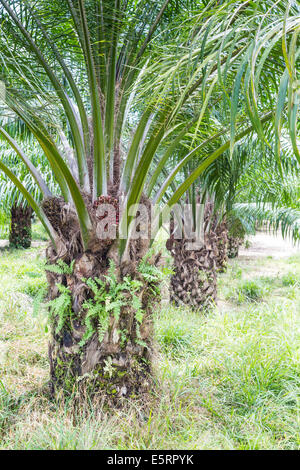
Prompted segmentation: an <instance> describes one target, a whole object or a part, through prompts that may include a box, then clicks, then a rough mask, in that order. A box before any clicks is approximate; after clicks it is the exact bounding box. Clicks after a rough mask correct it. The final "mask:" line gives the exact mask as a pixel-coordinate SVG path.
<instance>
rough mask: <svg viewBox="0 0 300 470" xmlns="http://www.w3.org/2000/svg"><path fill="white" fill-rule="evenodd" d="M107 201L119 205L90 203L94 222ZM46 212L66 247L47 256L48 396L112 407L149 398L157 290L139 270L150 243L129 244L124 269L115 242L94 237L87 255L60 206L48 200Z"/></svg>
mask: <svg viewBox="0 0 300 470" xmlns="http://www.w3.org/2000/svg"><path fill="white" fill-rule="evenodd" d="M108 202H110V203H111V204H113V205H116V204H117V202H116V200H115V199H114V198H113V196H105V197H104V196H103V197H101V198H99V199H98V201H96V202H95V203H94V205H93V204H92V203H90V205H89V203H88V202H87V205H88V207H89V212H90V215H91V217H93V218H94V219H95V217H96V215H95V214H96V208H97V207H98V206H99V205H101V204H102V203H108ZM43 208H44V211H45V212H46V214H47V215H48V217H49V219H50V220H51V222H52V224H53V225H54V227H56V229H57V231H59V232H60V233H61V237H62V241H63V243H64V245H65V246H66V247H67V250H65V251H64V256H61V257H60V258H59V257H58V255H57V252H56V251H55V250H54V248H53V247H52V246H49V248H48V249H47V259H48V263H49V265H48V266H49V267H48V268H47V279H48V284H49V300H50V303H49V305H50V312H51V322H52V326H51V341H50V344H49V360H50V373H51V380H50V388H51V392H52V393H53V394H54V395H55V396H59V395H60V394H61V393H63V392H64V393H65V392H67V393H69V394H71V393H74V392H76V393H77V394H79V396H82V395H83V394H88V395H89V396H95V395H96V396H101V397H104V398H105V399H107V398H108V399H109V401H110V402H112V403H114V404H118V403H120V401H121V400H123V399H124V398H130V397H139V398H142V397H143V396H144V397H145V394H146V396H147V394H148V393H149V390H150V388H151V386H152V375H151V357H152V353H153V334H152V307H153V304H154V302H155V300H157V296H158V290H157V284H156V283H155V282H147V281H146V280H145V276H143V274H142V273H141V271H139V270H138V269H137V266H138V265H139V263H140V261H141V259H142V258H143V256H144V255H145V253H146V251H147V249H148V246H149V242H148V240H135V241H131V242H130V253H129V257H128V259H129V260H130V261H127V262H122V263H120V262H119V260H118V256H116V254H117V248H118V247H117V243H118V242H117V241H116V240H110V239H106V240H103V239H96V238H95V239H94V240H93V242H92V243H91V244H90V246H89V250H88V251H84V250H83V249H82V245H81V241H80V236H79V229H78V223H77V221H76V218H75V217H73V215H72V210H71V209H70V207H69V206H68V205H66V204H65V203H64V202H63V200H61V199H57V198H53V199H48V200H46V201H45V202H44V204H43ZM117 222H118V221H117ZM156 262H157V259H153V260H152V264H155V263H156ZM149 266H151V264H149V265H148V267H149Z"/></svg>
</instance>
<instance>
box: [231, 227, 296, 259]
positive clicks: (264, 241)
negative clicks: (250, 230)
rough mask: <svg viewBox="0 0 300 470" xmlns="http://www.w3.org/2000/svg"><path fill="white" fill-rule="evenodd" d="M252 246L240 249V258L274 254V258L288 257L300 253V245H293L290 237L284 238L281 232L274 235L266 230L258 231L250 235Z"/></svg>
mask: <svg viewBox="0 0 300 470" xmlns="http://www.w3.org/2000/svg"><path fill="white" fill-rule="evenodd" d="M249 241H250V243H251V246H250V248H248V249H245V248H244V247H242V248H241V249H240V254H239V259H241V260H243V259H253V258H261V257H267V256H272V257H273V258H275V259H276V258H288V257H289V256H292V255H294V254H297V253H300V246H299V245H293V243H292V241H290V240H289V239H285V240H284V239H283V238H282V236H281V235H280V234H277V235H272V234H269V233H266V232H258V233H257V234H256V235H254V236H251V237H249Z"/></svg>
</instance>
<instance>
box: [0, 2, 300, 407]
mask: <svg viewBox="0 0 300 470" xmlns="http://www.w3.org/2000/svg"><path fill="white" fill-rule="evenodd" d="M0 4H1V5H2V7H1V16H2V18H1V41H0V54H1V58H2V61H1V78H2V80H3V83H4V84H5V87H4V86H3V87H2V92H1V96H2V99H3V101H4V105H3V108H2V115H3V116H4V117H5V119H4V120H3V126H4V127H3V126H2V128H1V129H2V130H1V133H2V136H3V137H4V138H5V139H6V140H7V141H8V142H9V143H10V145H12V147H13V148H14V150H15V151H16V153H17V155H18V157H19V158H20V159H21V160H22V161H23V163H24V164H25V165H26V167H27V169H28V171H29V172H30V173H31V175H32V177H33V178H34V179H35V181H36V183H37V185H38V186H39V188H40V190H41V191H42V193H43V197H44V199H43V203H42V205H40V204H39V203H38V201H36V200H35V199H34V197H33V196H32V194H31V193H30V192H29V191H28V190H27V189H26V187H25V186H24V185H23V184H22V182H21V181H20V180H19V179H18V177H17V176H16V175H15V174H14V172H13V171H12V170H11V169H10V168H9V166H8V165H6V164H5V163H4V162H2V161H1V162H0V169H1V170H2V171H3V172H4V173H5V174H6V175H7V176H8V177H9V178H10V179H11V180H12V181H13V183H14V184H15V185H16V186H17V187H18V189H19V190H20V191H21V192H22V194H23V196H24V197H25V198H26V200H27V201H28V203H29V205H30V206H31V207H32V208H33V210H34V211H35V213H36V215H37V216H38V217H39V218H40V220H41V221H42V223H43V224H44V226H45V228H46V230H47V231H48V233H49V235H50V237H51V241H52V244H51V246H49V248H48V250H47V258H48V263H49V266H48V268H47V273H48V274H47V277H48V281H49V296H50V299H51V301H50V309H51V313H52V319H51V320H52V340H51V343H50V347H49V358H50V367H51V387H52V391H53V392H60V391H62V389H67V390H68V391H69V392H72V391H73V390H74V389H76V388H77V387H79V388H80V389H82V390H83V389H84V390H87V391H88V392H89V391H92V393H95V392H96V391H99V392H102V391H105V393H106V394H107V395H109V396H110V397H111V399H112V400H113V401H115V400H119V399H120V398H122V397H129V396H136V395H138V396H140V394H142V393H143V392H147V391H148V390H149V387H150V385H151V350H152V332H151V325H152V319H151V308H152V304H153V300H154V297H155V292H156V291H155V286H156V283H157V282H158V280H159V273H158V272H157V270H155V269H154V267H153V264H155V261H156V260H155V257H154V258H153V259H152V260H151V261H148V262H146V261H145V256H146V254H147V251H148V248H149V246H150V242H151V237H150V235H149V234H148V236H147V237H146V238H145V239H143V238H142V237H140V238H139V239H137V240H136V239H133V238H132V233H133V232H132V230H133V225H132V222H133V221H134V220H133V219H134V218H135V216H136V210H135V211H134V212H133V213H130V212H129V211H130V210H132V208H133V207H134V204H136V203H139V202H142V203H143V204H144V206H145V207H146V208H147V211H146V213H147V212H148V213H149V211H150V208H151V205H152V203H154V202H155V203H157V204H158V205H159V207H158V208H157V211H156V213H155V214H154V216H155V217H158V216H159V214H160V213H161V212H162V211H163V210H165V209H168V208H170V207H172V206H173V205H174V204H176V203H177V202H178V201H179V200H180V198H181V197H182V196H183V195H184V194H185V193H186V191H187V190H188V188H189V187H190V186H191V184H193V182H194V181H196V180H197V178H198V177H199V176H200V175H201V174H202V173H203V171H204V170H205V169H206V168H207V167H208V166H209V165H210V164H211V163H212V162H213V161H214V160H216V159H217V158H218V157H219V156H220V155H221V154H222V153H223V152H224V151H226V150H227V149H230V150H231V152H232V151H233V148H234V144H235V142H237V141H239V140H241V139H243V137H244V136H245V135H248V134H249V133H251V132H255V133H257V134H258V135H259V137H260V138H261V139H265V138H266V132H267V131H268V127H267V128H266V126H265V125H266V123H267V122H271V121H272V119H273V110H274V109H276V119H275V122H273V124H275V128H276V136H277V147H278V148H279V141H280V129H281V123H282V121H283V119H284V118H285V112H286V109H287V112H288V116H289V118H290V119H289V122H288V128H289V130H290V137H291V141H292V143H293V147H294V152H295V154H297V142H296V140H295V139H296V137H295V129H296V127H295V126H297V109H298V108H297V107H296V106H297V102H296V104H295V99H296V92H295V90H294V87H293V85H294V81H295V76H296V69H297V67H296V66H297V60H298V49H297V45H298V42H297V37H298V36H297V31H298V30H297V27H298V25H299V21H300V15H299V9H298V7H297V5H294V6H290V5H289V2H285V1H284V2H280V4H278V2H277V3H276V2H273V1H269V2H266V3H265V2H264V4H263V5H256V4H253V2H250V3H248V2H246V3H242V2H231V1H230V2H222V3H220V2H215V1H211V2H203V3H202V2H200V3H197V5H196V7H197V8H195V6H194V5H193V4H192V3H191V2H187V3H186V4H185V6H186V9H183V11H181V7H180V8H179V4H178V2H177V1H176V2H175V1H172V0H165V1H159V2H156V1H155V2H148V1H147V2H146V1H140V2H139V3H137V2H135V1H133V0H132V1H125V0H124V1H123V0H116V1H115V2H114V6H113V8H112V2H111V1H106V0H102V1H101V2H98V1H97V2H96V1H84V0H64V1H63V2H62V1H59V2H57V1H53V2H51V4H49V3H48V2H47V3H46V2H44V1H41V2H39V3H38V4H37V3H36V2H32V1H30V0H26V1H24V2H23V1H22V2H20V1H16V0H8V1H5V0H0ZM286 7H287V8H286ZM166 26H167V28H166ZM287 36H288V37H290V38H291V41H290V43H289V44H288V45H287V43H286V37H287ZM282 38H283V47H282V44H281V39H282ZM274 65H276V66H274ZM270 76H271V77H272V80H273V82H272V83H274V85H272V86H271V89H270V81H269V78H270ZM264 79H267V80H268V83H266V82H264ZM280 79H281V82H280ZM264 83H265V84H264ZM279 83H280V85H279ZM278 86H279V91H278ZM266 90H268V93H266ZM277 91H278V93H279V99H278V100H276V93H277ZM287 93H288V96H289V100H288V105H287V108H286V106H285V103H284V98H285V96H286V94H287ZM240 97H241V99H239V98H240ZM276 102H277V103H278V105H277V107H276ZM221 109H225V114H224V116H225V117H224V122H222V123H221V122H220V121H219V122H216V117H217V116H218V113H219V115H220V114H221ZM8 110H9V112H8ZM218 110H219V111H218ZM12 112H13V113H14V115H15V116H17V117H18V118H19V119H21V120H22V122H23V123H24V125H25V126H26V127H27V128H28V129H29V130H30V132H31V133H32V135H33V136H34V138H35V139H36V141H37V143H38V144H39V146H40V148H41V149H42V151H43V153H44V155H45V157H46V158H47V160H48V162H49V165H50V166H51V170H52V172H53V175H54V178H55V180H56V182H57V184H58V186H59V189H60V193H61V196H60V197H56V196H55V195H53V193H52V191H51V190H50V188H49V186H48V185H47V183H46V181H45V180H44V178H43V176H42V175H41V173H40V171H38V169H37V168H35V167H34V165H32V162H31V160H30V157H28V155H26V153H25V152H23V150H21V148H20V146H19V145H18V143H17V141H18V138H17V137H16V138H13V137H12V136H11V135H10V134H9V132H7V127H6V126H7V123H9V121H10V118H9V116H11V113H12ZM7 113H8V114H9V116H8V117H7ZM187 116H188V120H187V119H186V117H187ZM225 121H226V123H225ZM249 121H250V122H249ZM230 122H231V125H230ZM224 125H225V126H228V128H229V131H230V138H228V140H227V141H226V142H224V141H223V142H222V141H221V139H220V137H221V136H222V135H223V134H224ZM191 133H192V134H193V136H194V137H193V138H192V139H191V141H190V142H191V146H190V148H189V149H186V152H185V155H184V156H183V158H182V160H181V162H180V163H179V164H178V165H177V166H176V167H175V168H174V167H173V165H172V160H173V155H174V154H175V152H176V149H177V148H178V145H179V144H180V142H181V140H182V139H183V138H184V137H185V136H186V135H187V134H191ZM195 139H197V140H198V139H199V141H198V142H197V145H196V140H195ZM196 154H198V155H200V156H201V159H200V161H199V164H198V165H197V166H195V168H194V169H193V171H192V172H191V174H190V175H188V177H187V178H185V179H184V173H183V172H182V169H183V168H184V166H185V165H186V163H187V162H188V161H190V160H191V159H192V158H193V156H194V155H196ZM297 155H298V154H297ZM168 168H169V169H170V168H171V169H172V170H171V172H169V173H167V174H165V171H164V170H165V169H168ZM163 175H165V176H163ZM162 176H163V178H162ZM106 203H109V204H110V205H111V206H113V207H114V208H115V209H116V213H117V215H116V217H115V219H114V221H113V224H112V225H114V226H115V228H116V229H117V230H116V231H117V234H116V237H108V238H107V237H106V238H105V233H104V232H105V225H104V228H103V229H102V231H101V230H100V233H99V224H100V222H101V221H102V220H103V217H105V216H106V212H105V211H106V206H105V207H104V204H106ZM138 215H139V216H140V215H141V214H138ZM146 219H147V217H146V215H145V214H144V220H142V219H141V217H140V218H139V219H138V223H137V224H138V227H137V228H139V229H140V231H141V227H142V225H144V226H146V227H148V224H147V220H146ZM155 220H157V219H155ZM102 226H103V223H102ZM157 227H158V228H159V223H157ZM124 234H126V236H124ZM153 236H154V235H153Z"/></svg>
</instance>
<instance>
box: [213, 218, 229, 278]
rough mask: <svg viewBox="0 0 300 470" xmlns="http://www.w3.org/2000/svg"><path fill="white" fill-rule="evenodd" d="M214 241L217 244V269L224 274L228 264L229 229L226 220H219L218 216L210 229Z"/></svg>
mask: <svg viewBox="0 0 300 470" xmlns="http://www.w3.org/2000/svg"><path fill="white" fill-rule="evenodd" d="M210 233H211V238H212V241H214V243H215V252H216V258H215V259H216V269H217V271H218V272H220V273H222V272H224V271H226V268H227V262H228V254H227V253H228V228H227V223H226V220H225V219H223V220H221V221H219V220H218V218H217V217H216V216H214V218H213V223H212V224H211V227H210Z"/></svg>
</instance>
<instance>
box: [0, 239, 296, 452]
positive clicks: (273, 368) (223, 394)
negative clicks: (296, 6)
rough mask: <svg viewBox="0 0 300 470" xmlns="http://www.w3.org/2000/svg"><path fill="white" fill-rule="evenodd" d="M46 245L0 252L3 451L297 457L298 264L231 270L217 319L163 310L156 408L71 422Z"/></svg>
mask: <svg viewBox="0 0 300 470" xmlns="http://www.w3.org/2000/svg"><path fill="white" fill-rule="evenodd" d="M43 263H44V258H43V247H39V248H32V249H31V250H26V251H8V250H6V249H2V251H1V252H0V279H1V283H0V448H1V449H299V448H300V435H299V424H300V417H299V403H300V368H299V359H300V341H299V340H300V317H299V312H300V289H299V286H300V256H299V255H295V256H293V257H291V258H288V259H281V260H274V259H272V258H264V259H263V260H259V261H258V260H257V259H253V260H247V261H241V260H240V261H239V260H238V261H234V262H232V263H231V264H230V266H229V268H228V271H227V273H225V274H222V275H220V276H219V292H220V300H219V302H218V306H216V307H215V308H213V309H212V310H211V311H210V312H209V313H207V314H205V315H203V314H197V313H193V312H191V311H189V310H182V309H176V308H174V307H170V306H168V304H167V303H165V305H164V306H163V308H162V309H157V310H156V312H155V330H156V338H157V342H158V344H159V346H160V353H159V355H158V356H157V359H156V380H157V384H158V385H157V391H156V392H155V393H156V400H154V403H155V404H154V405H153V407H152V409H151V410H150V411H148V412H147V413H145V412H143V411H142V410H141V409H140V408H139V406H138V404H137V403H133V404H131V405H129V406H128V408H127V409H126V410H123V411H110V412H107V411H104V410H101V409H100V410H99V409H90V410H89V412H87V411H85V412H82V413H78V412H77V414H76V416H75V415H74V413H73V412H72V409H71V407H70V406H69V404H68V403H65V404H61V405H60V406H57V405H55V404H54V403H52V402H50V401H48V399H47V398H46V397H45V396H44V395H43V394H42V393H41V392H40V389H41V387H42V385H43V384H44V383H45V382H46V381H47V376H48V364H47V352H46V351H47V331H45V326H46V314H45V312H44V311H43V310H42V309H39V311H35V310H36V309H34V308H33V307H34V298H35V297H36V295H37V294H38V292H39V291H40V290H41V289H43V287H44V286H45V277H44V274H43Z"/></svg>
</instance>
